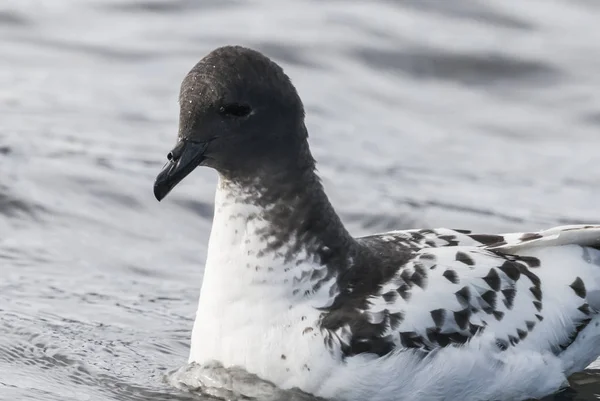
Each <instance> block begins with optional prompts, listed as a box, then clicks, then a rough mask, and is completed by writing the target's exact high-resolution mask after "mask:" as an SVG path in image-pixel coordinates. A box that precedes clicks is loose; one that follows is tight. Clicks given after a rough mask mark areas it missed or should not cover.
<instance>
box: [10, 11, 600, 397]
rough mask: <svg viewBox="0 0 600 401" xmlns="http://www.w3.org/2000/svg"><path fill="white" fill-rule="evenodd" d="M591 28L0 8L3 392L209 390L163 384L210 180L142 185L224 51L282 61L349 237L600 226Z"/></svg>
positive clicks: (594, 34)
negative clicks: (161, 190)
mask: <svg viewBox="0 0 600 401" xmlns="http://www.w3.org/2000/svg"><path fill="white" fill-rule="evenodd" d="M599 19H600V3H598V2H595V1H594V0H530V1H527V2H524V1H522V0H493V1H486V2H484V1H476V0H461V1H458V0H457V1H452V2H451V1H437V0H406V1H397V2H396V1H391V0H389V1H369V2H367V1H362V2H361V1H350V0H348V1H342V0H337V1H328V2H324V1H317V0H313V1H299V0H298V1H291V0H290V1H283V0H282V1H275V0H271V1H253V2H243V1H239V0H209V1H195V0H152V1H150V0H148V1H134V0H53V1H41V0H37V1H36V0H4V1H3V2H1V3H0V171H1V172H2V174H0V399H2V400H107V399H115V400H124V401H129V400H163V399H164V400H167V399H181V400H187V399H206V398H202V397H203V396H199V395H197V394H190V393H188V392H187V391H186V390H185V389H184V390H182V389H177V388H175V387H173V386H171V385H170V384H169V383H167V379H166V377H171V381H173V377H176V376H172V375H168V373H169V372H171V371H174V370H176V369H178V368H180V367H181V366H183V365H184V364H185V362H186V359H187V352H188V346H189V335H190V331H191V327H192V322H193V316H194V313H195V308H196V302H197V297H198V293H199V288H200V283H201V280H202V266H203V261H204V256H205V252H206V243H207V238H208V233H209V229H210V219H211V213H212V198H213V194H214V184H215V182H216V180H215V176H214V174H213V173H212V172H210V171H207V170H202V171H198V172H195V173H194V176H193V177H191V178H189V179H188V180H186V181H185V182H184V183H182V184H181V185H180V186H178V188H177V190H176V191H175V192H174V193H173V194H172V195H171V196H170V197H169V199H168V200H167V201H166V202H163V203H162V204H158V203H157V202H156V201H155V200H154V197H153V196H152V183H153V179H154V177H155V175H156V173H157V172H158V170H159V168H160V167H161V166H162V163H163V160H164V156H165V154H166V152H167V151H168V150H169V149H170V147H171V145H172V144H173V143H174V141H175V134H176V129H177V116H178V105H177V92H178V86H179V83H180V80H181V78H182V77H183V76H184V75H185V73H186V72H187V71H188V70H189V69H190V68H191V66H192V65H193V64H194V63H195V62H196V61H197V60H198V59H199V58H200V57H201V56H203V55H204V54H205V53H207V52H208V51H209V50H211V49H212V48H214V47H216V46H220V45H223V44H234V43H237V44H243V45H247V46H251V47H255V48H258V49H260V50H263V51H264V52H266V53H267V54H268V55H270V56H271V57H273V58H274V59H276V60H277V61H278V62H280V63H281V64H282V65H283V66H284V67H285V69H286V71H287V72H288V73H289V75H291V77H292V79H293V81H294V82H295V84H296V85H297V87H298V89H299V91H300V93H301V95H302V97H303V98H304V100H305V104H306V108H307V112H308V120H307V124H308V127H309V130H310V132H311V144H312V146H313V151H314V154H315V156H316V157H317V159H318V160H319V161H320V164H319V166H320V171H321V173H322V176H323V178H324V182H325V185H326V188H327V190H328V192H329V194H330V196H331V198H332V201H333V203H334V205H335V206H336V207H337V209H338V211H339V212H340V214H341V215H342V218H343V220H344V221H345V222H346V223H347V224H348V225H349V227H350V228H351V230H352V231H353V232H354V233H356V234H357V235H358V234H364V233H368V232H373V231H381V230H385V229H392V228H405V227H409V226H433V227H439V226H448V227H457V228H458V227H463V228H473V229H477V230H490V231H513V230H521V229H535V228H542V227H547V226H552V225H556V224H567V223H576V222H582V221H585V222H598V221H599V220H600V202H599V201H598V199H600V185H598V184H599V183H600V153H599V152H598V149H600V133H599V128H600V92H599V91H598V87H600V74H598V71H599V70H600V47H599V46H598V43H600V29H599V28H598V27H597V26H598V25H597V22H598V20H599ZM348 199H351V201H350V202H349V201H348ZM185 369H186V368H184V371H183V372H179V374H185ZM215 372H216V371H213V372H212V373H215ZM218 374H220V375H221V377H225V376H227V375H230V376H231V375H234V376H235V375H236V374H239V372H218ZM224 380H229V379H224ZM244 383H246V384H247V385H248V386H249V388H250V390H248V391H249V394H250V393H251V394H254V395H255V396H257V397H259V399H261V400H263V401H264V400H267V399H269V400H275V399H282V400H284V399H297V400H300V399H306V397H305V395H302V394H299V393H294V394H282V393H280V392H277V390H276V389H273V388H271V387H269V385H268V383H255V382H252V380H251V378H246V382H244ZM253 383H254V384H253ZM573 384H574V389H573V390H569V391H567V392H565V393H562V394H560V395H558V396H556V397H554V398H552V399H557V400H558V399H560V400H592V399H596V395H595V394H596V393H600V376H599V375H597V374H596V373H595V372H594V371H593V370H590V371H589V372H586V373H582V374H580V375H578V376H577V377H575V378H574V380H573ZM253 386H254V387H253ZM252 388H253V390H252ZM257 389H258V390H257ZM263 390H264V391H263ZM244 391H245V390H244ZM227 396H229V397H232V396H233V395H232V394H229V395H227ZM294 397H296V398H294Z"/></svg>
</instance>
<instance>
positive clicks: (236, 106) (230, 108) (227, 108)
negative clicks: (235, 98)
mask: <svg viewBox="0 0 600 401" xmlns="http://www.w3.org/2000/svg"><path fill="white" fill-rule="evenodd" d="M251 111H252V109H251V108H250V106H248V105H247V104H240V103H231V104H226V105H223V106H221V107H219V113H221V114H222V115H225V116H233V117H245V116H247V115H248V114H250V112H251Z"/></svg>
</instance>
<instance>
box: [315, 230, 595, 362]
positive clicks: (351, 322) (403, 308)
mask: <svg viewBox="0 0 600 401" xmlns="http://www.w3.org/2000/svg"><path fill="white" fill-rule="evenodd" d="M599 240H600V226H567V227H558V228H554V229H551V230H547V231H542V232H539V233H516V234H506V235H482V234H471V233H469V232H467V231H457V230H448V229H438V230H409V231H397V232H391V233H386V234H381V235H377V236H370V237H365V238H364V239H362V241H364V243H365V245H366V246H374V247H379V248H380V249H382V247H385V248H386V249H392V250H393V251H392V253H391V254H402V252H401V250H402V249H404V250H405V251H404V254H407V255H408V256H407V257H405V261H404V263H403V264H402V265H401V266H384V267H383V268H382V269H383V270H384V271H385V272H387V275H386V273H382V272H381V271H378V272H377V273H376V276H377V277H380V278H381V279H380V280H379V282H377V283H371V285H370V286H367V287H361V289H362V290H363V292H362V293H359V292H358V291H357V290H356V288H357V286H356V283H354V288H352V289H346V291H344V289H342V290H341V291H340V293H339V294H337V296H336V298H337V299H336V301H338V302H335V301H334V302H333V303H332V307H331V308H329V309H328V310H327V311H326V312H325V313H324V314H323V317H322V326H323V328H325V329H326V330H329V333H330V335H329V336H328V337H327V338H328V341H329V342H330V345H334V344H338V345H339V346H340V348H341V349H342V352H343V355H344V356H351V355H355V354H359V353H365V352H367V353H375V354H378V355H386V354H388V353H390V352H391V351H393V350H395V349H418V350H421V351H423V352H425V353H428V352H430V351H432V350H435V349H437V348H440V347H447V346H462V345H464V344H467V343H470V342H472V341H473V340H474V339H476V338H485V339H486V341H487V342H488V344H487V345H489V346H490V347H496V348H497V350H498V351H499V352H501V351H504V350H507V349H509V348H511V347H515V346H518V345H519V344H520V346H523V347H531V348H535V349H540V350H550V351H551V352H553V353H555V354H560V353H561V352H563V351H564V350H565V349H567V348H568V347H569V346H570V345H571V344H572V343H573V342H574V341H575V340H576V338H577V335H578V333H579V332H581V330H582V329H583V328H585V327H586V326H587V325H588V324H589V322H590V321H591V318H592V317H593V316H595V314H596V312H597V310H599V309H600V297H598V295H599V294H600V293H599V292H598V289H600V251H599V250H598V249H597V248H596V247H598V246H600V241H599ZM406 250H408V251H406ZM407 252H408V253H407ZM392 259H393V258H391V257H390V258H389V260H392ZM386 269H387V270H386ZM380 270H381V269H380ZM390 270H391V272H390ZM365 289H370V291H364V290H365ZM368 292H370V293H368ZM484 334H485V335H484Z"/></svg>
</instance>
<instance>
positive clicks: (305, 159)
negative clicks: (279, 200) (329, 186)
mask: <svg viewBox="0 0 600 401" xmlns="http://www.w3.org/2000/svg"><path fill="white" fill-rule="evenodd" d="M179 102H180V107H181V111H180V116H179V135H178V143H177V145H176V146H175V148H174V149H173V150H172V151H171V152H170V153H169V155H168V156H167V158H168V160H169V161H168V162H167V164H166V165H165V167H164V169H163V170H162V171H161V173H160V174H159V175H158V177H157V178H156V182H155V184H154V194H155V196H156V198H157V199H158V200H161V199H163V198H164V197H165V196H166V195H167V194H168V193H169V191H170V190H171V189H172V188H173V187H175V185H177V183H179V182H180V181H181V180H182V179H183V178H184V177H185V176H187V175H188V174H189V173H190V172H191V171H192V170H193V169H195V168H196V167H197V166H208V167H212V168H214V169H216V170H217V171H218V172H219V173H220V174H221V175H222V176H224V177H226V178H227V179H230V180H234V181H235V180H240V181H243V180H248V179H251V178H253V177H260V176H269V175H273V174H279V173H280V172H281V171H287V170H290V171H292V170H294V169H298V168H300V169H302V168H314V161H313V159H312V157H311V156H310V152H309V151H308V145H307V138H306V137H307V134H306V129H305V127H304V108H303V106H302V101H301V100H300V97H299V96H298V93H297V92H296V89H295V88H294V86H293V85H292V83H291V82H290V79H289V78H288V77H287V75H285V73H284V72H283V70H282V69H281V67H279V66H278V65H277V64H276V63H274V62H273V61H271V60H270V59H269V58H267V57H266V56H264V55H262V54H261V53H259V52H257V51H254V50H251V49H247V48H243V47H239V46H226V47H221V48H218V49H216V50H214V51H212V52H211V53H210V54H208V55H207V56H206V57H204V58H203V59H202V60H200V62H199V63H198V64H196V65H195V66H194V68H193V69H192V70H191V71H190V72H189V73H188V74H187V76H186V77H185V78H184V80H183V83H182V85H181V92H180V97H179Z"/></svg>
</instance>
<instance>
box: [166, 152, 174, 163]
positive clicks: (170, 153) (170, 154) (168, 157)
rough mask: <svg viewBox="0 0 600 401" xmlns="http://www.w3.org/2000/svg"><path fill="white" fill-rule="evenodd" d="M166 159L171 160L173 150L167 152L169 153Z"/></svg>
mask: <svg viewBox="0 0 600 401" xmlns="http://www.w3.org/2000/svg"><path fill="white" fill-rule="evenodd" d="M167 160H168V161H171V160H173V152H169V154H168V155H167Z"/></svg>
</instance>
